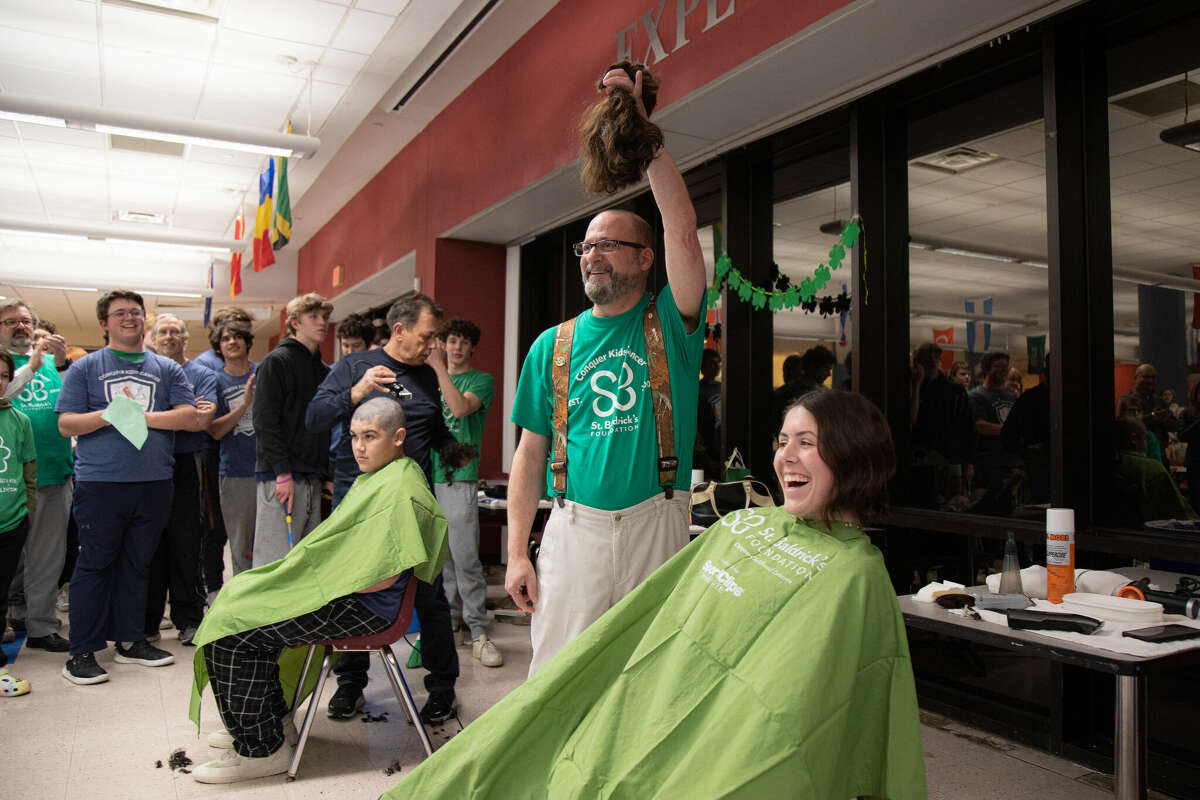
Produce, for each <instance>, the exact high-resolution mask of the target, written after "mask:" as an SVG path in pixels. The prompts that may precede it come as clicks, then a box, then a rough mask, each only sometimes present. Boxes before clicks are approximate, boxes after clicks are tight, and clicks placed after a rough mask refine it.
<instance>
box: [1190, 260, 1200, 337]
mask: <svg viewBox="0 0 1200 800" xmlns="http://www.w3.org/2000/svg"><path fill="white" fill-rule="evenodd" d="M1192 277H1193V278H1200V264H1192ZM1192 327H1193V328H1196V329H1200V292H1196V293H1195V294H1193V295H1192Z"/></svg>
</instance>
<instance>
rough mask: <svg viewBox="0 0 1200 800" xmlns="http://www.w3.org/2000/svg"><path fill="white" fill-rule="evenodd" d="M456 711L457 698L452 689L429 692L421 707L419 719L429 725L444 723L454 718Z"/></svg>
mask: <svg viewBox="0 0 1200 800" xmlns="http://www.w3.org/2000/svg"><path fill="white" fill-rule="evenodd" d="M457 710H458V698H457V697H455V696H454V690H453V689H442V690H440V691H435V692H431V693H430V694H429V699H428V700H426V701H425V705H424V706H422V707H421V719H422V721H424V722H427V723H429V724H430V725H436V724H437V723H439V722H445V721H446V720H448V719H450V718H451V717H453V716H454V712H455V711H457Z"/></svg>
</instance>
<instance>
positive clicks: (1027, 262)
mask: <svg viewBox="0 0 1200 800" xmlns="http://www.w3.org/2000/svg"><path fill="white" fill-rule="evenodd" d="M1017 263H1018V264H1024V265H1025V266H1027V267H1037V268H1038V269H1050V265H1049V264H1047V263H1046V262H1045V261H1035V260H1033V259H1029V258H1023V259H1021V260H1020V261H1018V262H1017Z"/></svg>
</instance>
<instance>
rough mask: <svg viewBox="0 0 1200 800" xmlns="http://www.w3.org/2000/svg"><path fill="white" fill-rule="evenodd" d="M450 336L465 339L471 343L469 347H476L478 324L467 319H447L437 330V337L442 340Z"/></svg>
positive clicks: (477, 343)
mask: <svg viewBox="0 0 1200 800" xmlns="http://www.w3.org/2000/svg"><path fill="white" fill-rule="evenodd" d="M450 336H457V337H459V338H460V339H466V340H467V341H468V342H470V343H471V347H477V346H478V345H479V326H478V325H476V324H475V323H474V322H471V320H469V319H457V318H456V319H452V320H447V322H446V324H445V325H443V326H442V329H441V330H440V331H438V338H439V339H441V340H442V341H443V342H444V341H446V339H447V338H448V337H450Z"/></svg>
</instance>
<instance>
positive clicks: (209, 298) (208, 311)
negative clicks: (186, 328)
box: [204, 259, 216, 328]
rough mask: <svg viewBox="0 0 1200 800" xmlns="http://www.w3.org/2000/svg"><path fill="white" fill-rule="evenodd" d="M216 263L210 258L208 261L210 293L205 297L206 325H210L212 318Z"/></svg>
mask: <svg viewBox="0 0 1200 800" xmlns="http://www.w3.org/2000/svg"><path fill="white" fill-rule="evenodd" d="M215 269H216V265H215V264H214V262H213V261H212V260H211V259H210V260H209V262H208V295H207V296H206V297H205V298H204V327H206V328H207V327H208V322H209V320H210V319H212V288H213V271H214V270H215Z"/></svg>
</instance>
